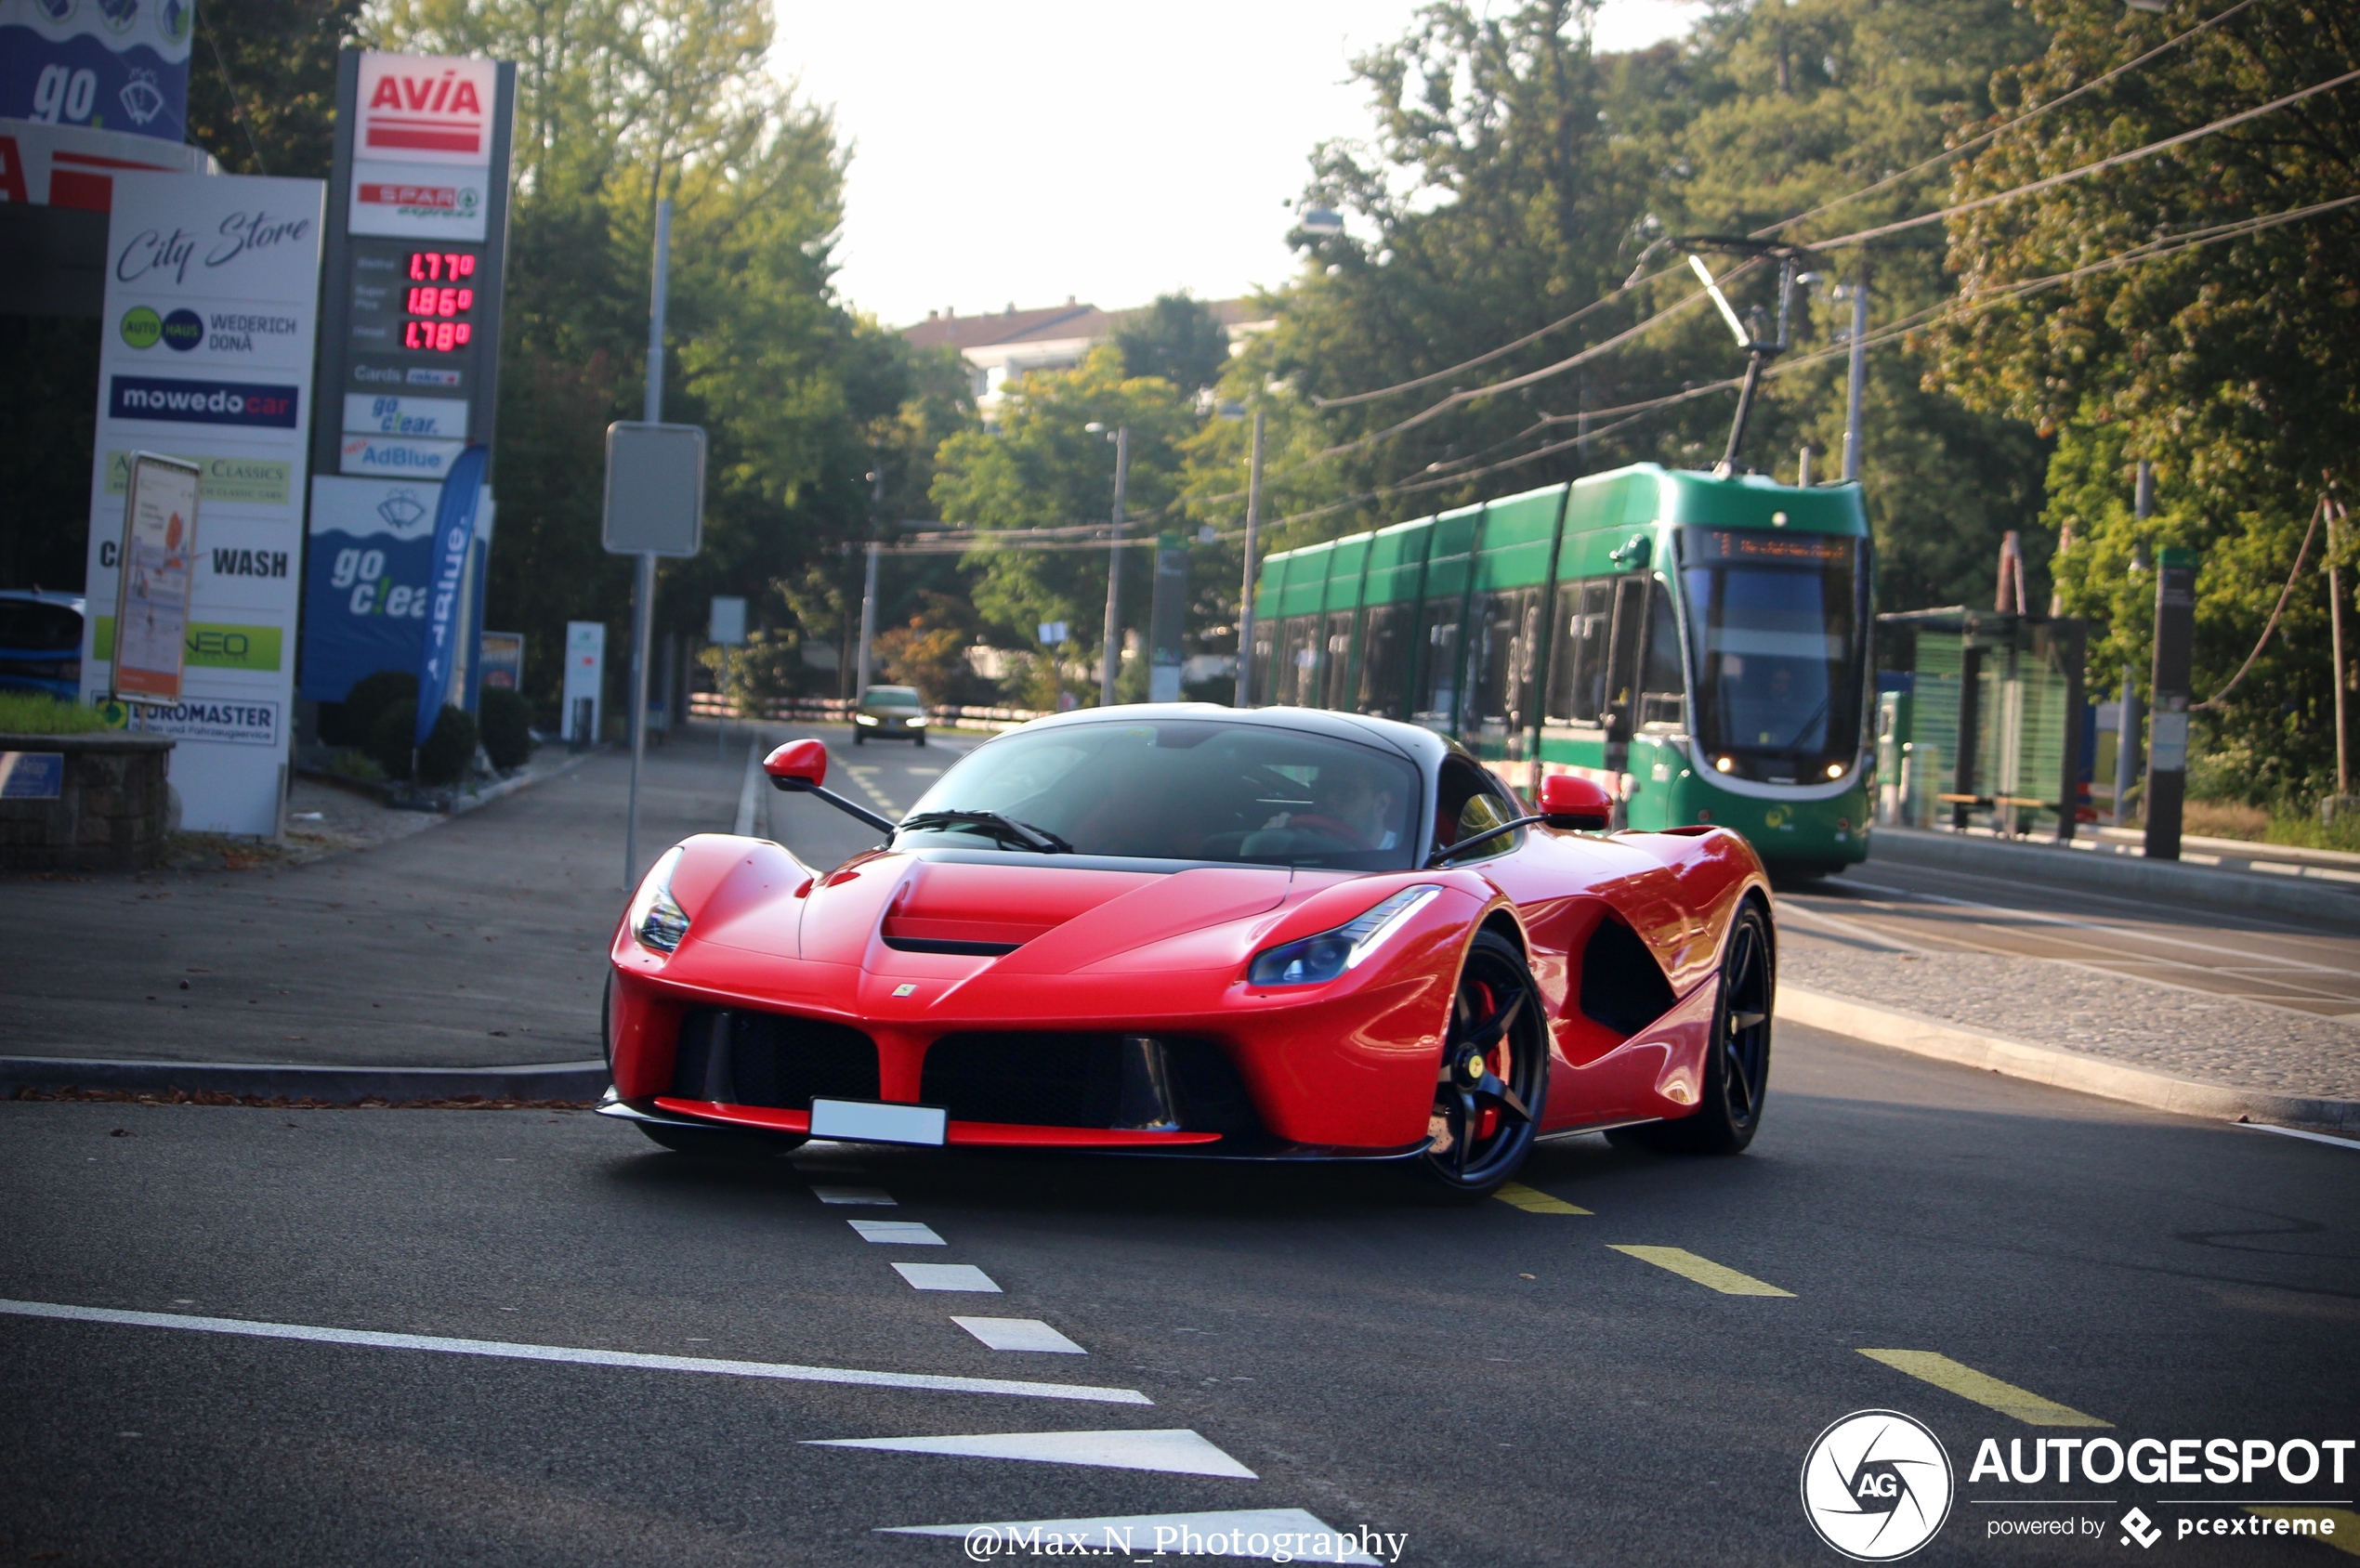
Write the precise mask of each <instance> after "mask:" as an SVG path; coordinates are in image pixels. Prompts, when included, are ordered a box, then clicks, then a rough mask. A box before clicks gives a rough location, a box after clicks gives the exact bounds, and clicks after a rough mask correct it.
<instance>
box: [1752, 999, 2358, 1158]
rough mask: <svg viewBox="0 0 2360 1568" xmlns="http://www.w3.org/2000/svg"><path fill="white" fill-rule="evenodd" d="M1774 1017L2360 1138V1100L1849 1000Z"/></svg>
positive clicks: (2083, 1086)
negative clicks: (2066, 1047)
mask: <svg viewBox="0 0 2360 1568" xmlns="http://www.w3.org/2000/svg"><path fill="white" fill-rule="evenodd" d="M1777 1015H1778V1016H1779V1017H1780V1018H1783V1019H1786V1020H1788V1021H1789V1022H1790V1023H1796V1024H1802V1025H1804V1026H1808V1027H1810V1028H1815V1029H1826V1030H1828V1031H1829V1033H1831V1034H1839V1035H1846V1036H1849V1037H1851V1038H1852V1039H1859V1040H1866V1041H1868V1043H1869V1044H1871V1045H1881V1046H1885V1047H1888V1048H1889V1049H1891V1050H1895V1051H1906V1052H1909V1053H1910V1054H1912V1055H1915V1056H1931V1057H1934V1059H1935V1060H1937V1061H1943V1062H1956V1063H1958V1064H1959V1065H1961V1066H1967V1067H1980V1068H1984V1069H1986V1070H1987V1071H1990V1072H1995V1073H2001V1074H2004V1075H2006V1076H2007V1077H2009V1078H2026V1079H2028V1080H2030V1081H2031V1082H2034V1083H2046V1084H2052V1085H2053V1086H2055V1087H2056V1088H2059V1089H2071V1090H2078V1091H2080V1092H2081V1093H2084V1094H2095V1095H2098V1096H2100V1097H2101V1098H2103V1099H2107V1100H2122V1101H2127V1102H2129V1103H2130V1104H2134V1105H2145V1106H2147V1107H2149V1108H2150V1109H2152V1110H2158V1111H2170V1112H2172V1113H2173V1114H2175V1115H2178V1116H2188V1117H2209V1118H2211V1119H2215V1120H2221V1121H2264V1122H2274V1123H2278V1124H2281V1125H2284V1126H2288V1127H2307V1128H2311V1129H2313V1130H2317V1131H2321V1132H2339V1133H2344V1134H2347V1135H2349V1134H2353V1133H2360V1100H2329V1099H2314V1098H2311V1097H2308V1096H2304V1095H2298V1094H2276V1093H2273V1092H2271V1091H2268V1090H2263V1089H2233V1088H2231V1087H2229V1086H2228V1085H2226V1084H2218V1083H2199V1082H2196V1080H2195V1079H2193V1078H2172V1077H2170V1075H2169V1074H2165V1073H2157V1072H2150V1071H2148V1070H2147V1069H2146V1068H2144V1067H2132V1066H2127V1065H2123V1064H2121V1063H2119V1062H2107V1061H2103V1060H2101V1059H2100V1058H2098V1057H2095V1056H2085V1055H2083V1054H2081V1053H2080V1052H2076V1051H2060V1050H2058V1049H2056V1048H2055V1047H2053V1046H2046V1045H2026V1044H2025V1043H2024V1042H2022V1041H2021V1040H2012V1039H2000V1038H1999V1036H1997V1035H1986V1034H1978V1033H1976V1032H1975V1031H1974V1030H1972V1029H1961V1028H1959V1027H1957V1026H1954V1025H1949V1024H1944V1023H1939V1022H1936V1021H1935V1020H1934V1019H1932V1018H1921V1017H1919V1016H1917V1015H1916V1014H1915V1013H1899V1012H1895V1011H1894V1010H1893V1009H1890V1008H1883V1007H1872V1006H1870V1005H1869V1004H1868V1003H1867V1002H1859V1001H1854V1000H1851V999H1850V998H1848V997H1836V996H1829V995H1826V994H1825V993H1823V992H1819V991H1806V990H1802V989H1799V988H1797V987H1793V986H1780V987H1778V1000H1777Z"/></svg>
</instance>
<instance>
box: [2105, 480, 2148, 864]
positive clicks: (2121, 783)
mask: <svg viewBox="0 0 2360 1568" xmlns="http://www.w3.org/2000/svg"><path fill="white" fill-rule="evenodd" d="M2155 511H2156V471H2155V466H2154V464H2150V463H2149V462H2148V461H2147V460H2146V459H2145V458H2144V457H2143V458H2141V459H2140V460H2139V478H2138V482H2137V484H2136V485H2135V486H2134V487H2133V488H2132V490H2131V516H2135V517H2137V518H2138V519H2139V520H2140V521H2141V522H2143V523H2144V522H2145V521H2146V520H2147V519H2148V518H2149V517H2152V516H2155ZM2142 547H2143V548H2144V546H2142ZM2141 727H2142V726H2141V720H2140V716H2139V675H2138V672H2137V671H2135V670H2133V669H2132V668H2131V665H2130V663H2129V662H2128V661H2127V660H2126V661H2125V662H2124V664H2123V666H2122V704H2121V707H2120V709H2119V710H2118V711H2117V713H2116V716H2115V730H2114V825H2115V826H2116V827H2117V828H2119V827H2121V826H2122V825H2123V824H2124V823H2126V822H2128V821H2129V820H2130V819H2131V814H2130V812H2129V811H2128V810H2127V809H2126V806H2127V805H2128V804H2129V802H2130V799H2131V787H2132V786H2133V785H2135V784H2137V783H2138V782H2139V775H2140V774H2141V773H2142V772H2143V771H2144V769H2142V768H2141V767H2140V765H2139V736H2140V733H2141Z"/></svg>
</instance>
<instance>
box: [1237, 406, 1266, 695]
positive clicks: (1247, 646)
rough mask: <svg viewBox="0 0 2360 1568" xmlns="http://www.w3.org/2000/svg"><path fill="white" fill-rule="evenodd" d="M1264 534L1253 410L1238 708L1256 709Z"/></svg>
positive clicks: (1257, 415) (1258, 432)
mask: <svg viewBox="0 0 2360 1568" xmlns="http://www.w3.org/2000/svg"><path fill="white" fill-rule="evenodd" d="M1261 534H1262V411H1261V410H1260V409H1256V410H1254V411H1253V457H1252V461H1251V462H1250V463H1249V464H1248V465H1247V467H1246V585H1245V592H1244V593H1243V595H1240V596H1239V600H1238V706H1239V707H1240V708H1251V707H1252V706H1253V573H1254V551H1255V546H1256V544H1257V543H1258V542H1260V539H1261Z"/></svg>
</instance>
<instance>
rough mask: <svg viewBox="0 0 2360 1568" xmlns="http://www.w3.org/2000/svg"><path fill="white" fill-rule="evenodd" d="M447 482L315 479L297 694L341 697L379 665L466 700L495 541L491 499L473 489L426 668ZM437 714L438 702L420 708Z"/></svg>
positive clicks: (452, 699)
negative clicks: (439, 644)
mask: <svg viewBox="0 0 2360 1568" xmlns="http://www.w3.org/2000/svg"><path fill="white" fill-rule="evenodd" d="M443 490H444V487H443V486H442V485H439V484H431V483H419V482H417V481H414V480H407V479H358V478H351V477H337V476H330V475H324V474H323V475H321V476H320V477H317V478H314V479H313V480H312V481H311V550H310V555H309V561H308V566H307V567H306V568H305V573H306V580H305V582H304V614H303V695H304V696H305V697H307V698H310V699H314V700H316V701H321V702H341V701H343V700H344V699H345V698H346V696H347V695H348V694H349V693H350V692H351V690H352V686H353V683H354V682H356V681H358V680H360V679H361V677H362V676H364V675H372V674H374V673H377V672H378V671H380V670H402V671H408V672H410V673H413V674H419V675H422V676H424V677H426V681H427V682H428V683H429V684H430V685H431V686H432V687H433V689H436V690H439V691H440V692H441V693H442V700H443V702H446V703H452V704H455V705H457V706H460V707H465V706H467V705H468V704H467V702H466V700H465V698H466V696H467V694H468V689H469V681H468V675H469V673H470V670H469V666H470V665H471V664H472V663H473V660H472V659H471V658H470V657H468V656H469V654H470V653H471V651H472V649H473V648H474V647H475V636H476V634H477V633H478V632H479V630H480V628H481V625H482V621H483V571H484V563H485V560H486V558H487V557H488V556H489V555H490V552H491V548H492V513H493V506H492V492H491V491H490V490H485V489H479V490H478V491H477V495H476V504H475V515H474V518H473V520H472V523H471V524H470V525H469V532H468V534H467V536H466V537H467V540H468V546H467V549H466V551H465V564H464V566H463V567H462V568H461V569H460V572H459V581H458V587H457V590H456V593H455V595H454V597H453V598H452V601H451V603H449V604H448V605H446V606H444V607H443V609H444V616H445V619H444V620H443V621H442V624H443V626H444V627H445V630H446V638H445V641H444V645H443V648H444V651H443V658H442V661H441V663H440V666H439V668H438V669H436V670H432V671H429V670H428V669H427V667H426V664H427V658H428V653H429V648H428V634H429V631H430V629H431V627H432V626H433V624H434V623H435V622H436V620H437V617H436V615H435V610H436V608H437V607H436V603H435V600H436V592H435V590H436V581H435V579H436V575H437V568H438V565H439V555H440V554H441V551H440V549H439V546H441V545H447V544H448V543H450V541H448V540H438V537H437V529H436V520H437V518H438V517H439V516H440V515H441V513H442V510H443V507H442V495H443ZM420 707H421V710H422V711H423V712H432V713H439V712H441V706H440V704H436V705H433V706H427V705H426V704H421V705H420Z"/></svg>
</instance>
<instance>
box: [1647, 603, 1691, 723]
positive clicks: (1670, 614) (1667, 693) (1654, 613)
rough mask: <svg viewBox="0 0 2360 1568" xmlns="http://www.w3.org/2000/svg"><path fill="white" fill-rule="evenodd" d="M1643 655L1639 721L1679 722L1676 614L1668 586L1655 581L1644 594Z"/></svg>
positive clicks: (1681, 698)
mask: <svg viewBox="0 0 2360 1568" xmlns="http://www.w3.org/2000/svg"><path fill="white" fill-rule="evenodd" d="M1647 607H1648V608H1647V658H1646V664H1645V669H1644V671H1643V672H1642V673H1641V676H1640V681H1639V722H1640V723H1641V724H1643V725H1683V724H1685V721H1686V716H1687V711H1688V704H1687V687H1688V683H1687V680H1686V678H1685V676H1684V675H1683V674H1682V673H1681V670H1680V617H1679V613H1678V611H1677V610H1675V609H1674V608H1672V590H1671V589H1670V588H1668V587H1666V586H1665V585H1664V584H1662V583H1660V582H1659V583H1657V584H1655V585H1654V587H1653V589H1652V590H1651V591H1650V592H1649V593H1648V595H1647Z"/></svg>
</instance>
